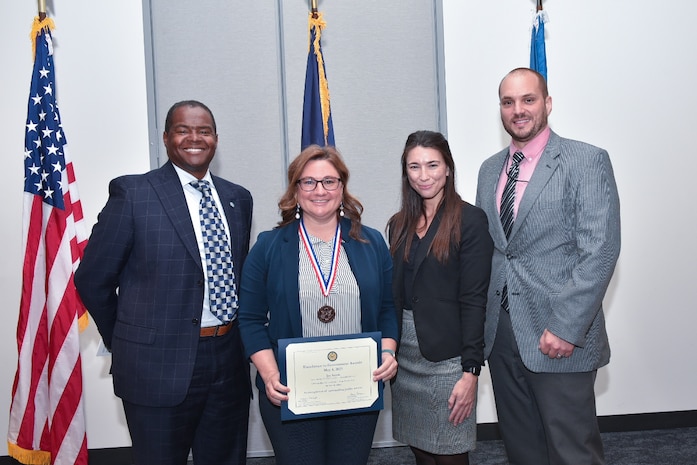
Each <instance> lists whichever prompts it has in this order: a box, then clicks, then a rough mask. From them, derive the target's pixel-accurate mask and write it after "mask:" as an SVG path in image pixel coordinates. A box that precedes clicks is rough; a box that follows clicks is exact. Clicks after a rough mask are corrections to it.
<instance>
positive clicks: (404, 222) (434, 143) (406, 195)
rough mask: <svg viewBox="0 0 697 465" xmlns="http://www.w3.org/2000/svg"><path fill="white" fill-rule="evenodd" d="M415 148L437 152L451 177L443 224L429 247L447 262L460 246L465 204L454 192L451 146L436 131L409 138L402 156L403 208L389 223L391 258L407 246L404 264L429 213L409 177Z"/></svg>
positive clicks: (445, 192)
mask: <svg viewBox="0 0 697 465" xmlns="http://www.w3.org/2000/svg"><path fill="white" fill-rule="evenodd" d="M415 147H426V148H432V149H435V150H437V151H438V152H439V153H440V154H441V155H442V156H443V160H444V161H445V164H446V166H447V167H448V168H449V169H450V176H448V177H447V179H446V181H445V187H444V188H443V198H442V199H441V203H440V205H439V207H438V208H439V209H440V210H442V211H441V212H440V224H439V226H438V231H436V235H435V237H434V238H433V242H432V243H431V245H430V248H429V253H432V254H433V255H434V256H435V257H436V259H437V260H438V261H440V262H441V263H443V262H445V261H447V260H448V256H449V254H450V246H451V244H458V243H459V242H460V218H461V217H462V204H463V203H464V202H463V200H462V198H461V197H460V195H459V194H458V193H457V191H456V190H455V161H454V160H453V154H452V153H451V152H450V145H449V144H448V141H447V140H446V139H445V137H444V136H443V134H441V133H439V132H434V131H417V132H414V133H411V134H409V137H407V141H406V143H405V144H404V152H402V206H401V208H400V210H399V211H398V212H397V213H395V214H394V215H393V216H392V218H390V220H389V222H388V223H387V226H388V230H389V238H390V253H391V254H392V256H394V255H395V253H397V249H399V247H401V246H402V245H404V257H403V260H405V261H406V260H408V258H409V250H410V249H411V244H412V240H413V238H414V234H415V233H416V226H417V224H418V223H419V221H420V220H421V219H422V218H423V219H424V220H426V209H425V207H424V202H423V198H422V197H421V196H420V195H419V194H418V193H417V192H416V191H415V190H414V189H412V187H411V185H410V184H409V177H408V176H407V155H409V151H411V150H412V149H413V148H415Z"/></svg>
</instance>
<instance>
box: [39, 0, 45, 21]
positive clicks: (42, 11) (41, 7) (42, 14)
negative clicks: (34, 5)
mask: <svg viewBox="0 0 697 465" xmlns="http://www.w3.org/2000/svg"><path fill="white" fill-rule="evenodd" d="M39 19H40V20H41V21H43V20H44V19H46V0H39Z"/></svg>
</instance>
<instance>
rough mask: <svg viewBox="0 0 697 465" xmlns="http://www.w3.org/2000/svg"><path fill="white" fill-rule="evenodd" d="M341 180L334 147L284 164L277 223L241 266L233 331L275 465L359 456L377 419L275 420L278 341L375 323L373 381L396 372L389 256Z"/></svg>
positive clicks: (283, 390)
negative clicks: (377, 349) (247, 362)
mask: <svg viewBox="0 0 697 465" xmlns="http://www.w3.org/2000/svg"><path fill="white" fill-rule="evenodd" d="M348 179H349V172H348V169H347V167H346V165H345V164H344V162H343V160H342V159H341V157H340V155H339V153H338V152H337V151H336V149H335V148H334V147H319V146H317V145H311V146H310V147H308V148H307V149H305V150H303V151H302V153H300V155H298V157H297V158H296V159H295V160H294V161H293V162H292V163H291V164H290V166H289V167H288V188H287V190H286V192H285V194H284V195H283V196H282V197H281V200H280V201H279V203H278V206H279V209H280V211H281V221H280V222H279V223H278V227H277V228H275V229H273V230H271V231H267V232H264V233H261V234H260V235H259V237H258V238H257V242H256V243H255V245H254V247H252V250H251V251H250V252H249V255H248V256H247V260H246V262H245V267H244V272H243V274H242V280H241V281H242V282H241V293H240V310H239V319H240V331H241V334H242V340H243V342H244V346H245V350H246V353H247V355H248V356H249V357H250V358H251V360H252V362H253V363H254V365H255V366H256V368H257V371H258V375H257V381H256V383H257V387H258V388H259V410H260V413H261V416H262V419H263V421H264V426H265V427H266V431H267V433H268V435H269V438H270V439H271V444H272V445H273V448H274V453H275V455H276V463H277V464H279V465H283V464H300V463H306V464H316V465H322V464H326V465H330V464H331V465H334V464H346V465H350V464H356V465H359V464H365V463H367V461H368V455H369V453H370V447H371V444H372V440H373V433H374V432H375V426H376V423H377V419H378V412H377V411H371V412H367V413H366V412H363V413H353V414H345V415H334V416H323V417H316V418H311V419H295V420H289V421H281V409H280V405H281V402H282V401H287V400H288V393H289V388H288V387H287V386H285V385H284V384H282V383H281V379H280V372H279V367H278V340H279V339H282V338H296V337H316V336H340V335H348V334H357V333H363V332H373V331H380V332H381V333H382V341H381V342H382V353H381V354H379V357H378V358H379V359H380V360H381V362H380V365H379V366H378V368H377V369H376V370H375V371H373V372H372V376H373V380H380V381H385V380H389V379H391V378H393V377H394V375H395V374H396V372H397V360H396V359H395V357H394V351H395V349H396V346H397V333H398V330H397V320H396V316H395V311H394V305H393V303H392V262H391V257H390V254H389V251H388V250H387V246H386V244H385V241H384V240H383V238H382V235H381V234H380V233H379V232H378V231H376V230H374V229H372V228H368V227H366V226H363V225H361V213H362V211H363V206H362V205H361V203H360V202H359V201H358V199H356V198H355V197H353V196H352V195H351V194H350V193H349V191H348V187H347V183H348Z"/></svg>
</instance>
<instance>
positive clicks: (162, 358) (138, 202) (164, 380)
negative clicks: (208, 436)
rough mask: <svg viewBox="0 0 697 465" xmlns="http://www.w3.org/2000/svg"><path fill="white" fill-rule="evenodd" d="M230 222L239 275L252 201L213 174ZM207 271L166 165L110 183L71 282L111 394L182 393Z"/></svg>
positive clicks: (176, 398)
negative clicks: (107, 362)
mask: <svg viewBox="0 0 697 465" xmlns="http://www.w3.org/2000/svg"><path fill="white" fill-rule="evenodd" d="M213 183H214V184H215V188H216V190H217V191H218V195H219V197H220V200H221V203H222V204H223V208H224V210H225V216H226V217H227V221H228V224H229V228H230V233H231V236H232V237H231V243H232V251H233V259H234V265H235V274H236V278H237V281H238V283H239V278H240V272H241V270H242V266H243V264H244V261H245V258H246V256H247V251H248V249H249V235H250V227H251V219H252V197H251V194H250V193H249V191H247V190H246V189H244V188H243V187H241V186H239V185H236V184H233V183H231V182H228V181H225V180H224V179H222V178H218V177H216V176H213ZM204 279H205V275H204V270H203V266H202V264H201V258H200V255H199V251H198V246H197V244H196V235H195V233H194V228H193V225H192V222H191V216H190V215H189V210H188V209H187V206H186V200H185V197H184V192H183V190H182V186H181V183H180V181H179V178H178V176H177V174H176V172H175V170H174V167H173V165H172V163H171V162H167V163H166V164H165V165H163V166H162V167H161V168H159V169H155V170H152V171H150V172H148V173H145V174H142V175H132V176H122V177H119V178H116V179H114V180H113V181H112V182H111V183H110V184H109V200H108V201H107V204H106V206H105V207H104V209H103V210H102V212H101V213H100V214H99V218H98V222H97V224H96V225H95V226H94V229H93V231H92V235H91V236H90V239H89V242H88V244H87V248H86V249H85V256H84V258H83V260H82V263H81V264H80V266H79V267H78V270H77V272H76V274H75V285H76V287H77V290H78V292H79V294H80V297H81V298H82V301H83V303H84V304H85V306H86V307H87V310H88V311H89V313H90V315H91V316H92V318H93V319H94V321H95V323H96V324H97V328H98V329H99V332H100V334H101V335H102V338H103V339H104V343H105V345H106V346H107V347H108V348H110V349H111V351H112V374H113V377H114V392H115V394H116V395H117V396H119V397H121V398H122V399H124V400H126V401H129V402H132V403H136V404H140V405H150V406H172V405H176V404H179V403H180V402H181V401H182V400H183V399H184V397H185V395H186V392H187V389H188V386H189V383H190V380H191V375H192V372H193V368H194V362H195V360H196V351H197V347H198V342H199V332H200V326H201V321H200V319H201V309H202V305H203V290H204Z"/></svg>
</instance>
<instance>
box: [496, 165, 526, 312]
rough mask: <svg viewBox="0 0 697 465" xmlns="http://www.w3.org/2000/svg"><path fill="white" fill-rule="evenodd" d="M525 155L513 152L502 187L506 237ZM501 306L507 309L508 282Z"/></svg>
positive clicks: (502, 220) (510, 225) (500, 213)
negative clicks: (521, 164)
mask: <svg viewBox="0 0 697 465" xmlns="http://www.w3.org/2000/svg"><path fill="white" fill-rule="evenodd" d="M524 157H525V156H524V155H523V152H516V153H514V154H513V163H511V169H510V170H509V171H508V179H506V186H505V187H504V188H503V194H501V211H500V212H499V215H500V216H501V226H503V232H504V233H505V234H506V239H508V237H509V236H510V235H511V231H512V230H513V220H514V215H513V204H515V185H516V183H517V182H518V173H519V172H520V162H521V161H522V160H523V158H524ZM501 307H502V308H503V309H504V310H506V311H509V310H508V284H504V286H503V291H502V293H501Z"/></svg>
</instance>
